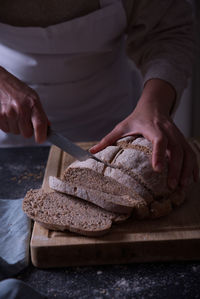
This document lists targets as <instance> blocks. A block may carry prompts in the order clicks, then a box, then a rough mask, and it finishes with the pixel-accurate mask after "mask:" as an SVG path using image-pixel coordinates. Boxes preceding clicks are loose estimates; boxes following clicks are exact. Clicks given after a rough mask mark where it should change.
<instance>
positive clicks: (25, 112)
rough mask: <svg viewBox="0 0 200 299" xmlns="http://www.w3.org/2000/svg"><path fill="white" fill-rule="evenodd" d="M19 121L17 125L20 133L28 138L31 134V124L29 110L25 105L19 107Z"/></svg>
mask: <svg viewBox="0 0 200 299" xmlns="http://www.w3.org/2000/svg"><path fill="white" fill-rule="evenodd" d="M18 113H19V121H18V126H19V130H20V133H21V134H22V136H24V137H25V138H29V137H31V136H32V135H33V125H32V122H31V110H30V109H29V108H28V107H27V106H26V107H20V108H19V112H18Z"/></svg>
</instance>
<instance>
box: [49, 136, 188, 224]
mask: <svg viewBox="0 0 200 299" xmlns="http://www.w3.org/2000/svg"><path fill="white" fill-rule="evenodd" d="M95 156H96V157H98V158H100V159H101V160H104V161H105V162H107V163H109V164H111V166H114V167H109V166H105V165H104V164H103V163H100V162H97V161H95V160H94V159H88V160H86V161H83V162H80V161H75V162H74V163H72V164H71V165H69V167H67V169H66V170H65V172H64V180H62V181H61V180H59V179H56V178H52V177H51V178H50V180H49V185H50V187H51V188H52V189H54V190H57V191H60V192H63V193H67V194H70V195H74V196H77V197H79V198H82V199H84V200H87V201H90V202H93V203H94V204H96V205H98V206H100V207H102V208H104V209H106V210H109V211H114V212H118V213H120V212H121V213H126V212H130V211H131V210H133V212H134V215H135V216H136V217H137V218H140V219H144V218H158V217H161V216H164V215H167V214H168V213H170V211H171V210H172V206H177V205H178V204H181V203H182V202H183V201H184V199H185V194H184V193H183V192H180V190H179V189H177V190H175V192H173V191H172V190H170V189H169V187H168V185H167V172H168V168H167V161H166V163H165V167H164V171H163V172H162V173H158V172H155V171H154V170H153V168H152V163H151V159H152V144H151V142H149V141H148V140H147V139H145V138H134V137H131V136H129V137H126V138H122V139H120V140H119V141H118V142H117V143H116V144H115V145H113V146H108V147H107V148H106V149H104V150H102V151H101V152H99V153H97V154H96V155H95Z"/></svg>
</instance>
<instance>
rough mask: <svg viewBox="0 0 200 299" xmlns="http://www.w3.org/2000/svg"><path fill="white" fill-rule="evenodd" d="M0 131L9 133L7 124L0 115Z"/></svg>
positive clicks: (4, 118)
mask: <svg viewBox="0 0 200 299" xmlns="http://www.w3.org/2000/svg"><path fill="white" fill-rule="evenodd" d="M0 129H1V130H2V131H4V132H5V133H9V126H8V122H7V119H6V117H5V116H4V115H0Z"/></svg>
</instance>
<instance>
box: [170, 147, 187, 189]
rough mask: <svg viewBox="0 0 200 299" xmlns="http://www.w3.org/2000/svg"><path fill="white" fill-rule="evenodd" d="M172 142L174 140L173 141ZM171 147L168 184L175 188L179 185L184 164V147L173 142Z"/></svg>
mask: <svg viewBox="0 0 200 299" xmlns="http://www.w3.org/2000/svg"><path fill="white" fill-rule="evenodd" d="M171 142H172V141H171ZM168 149H169V153H170V155H169V168H168V185H169V187H170V188H171V189H175V188H176V187H177V185H178V182H179V179H180V174H181V170H182V165H183V158H184V151H183V149H182V147H181V146H180V145H179V144H177V143H175V142H173V143H172V144H170V145H169V146H168Z"/></svg>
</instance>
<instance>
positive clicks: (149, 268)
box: [0, 147, 200, 299]
mask: <svg viewBox="0 0 200 299" xmlns="http://www.w3.org/2000/svg"><path fill="white" fill-rule="evenodd" d="M48 152H49V148H46V147H37V148H17V149H16V148H15V149H0V179H1V188H0V198H18V197H23V196H24V194H25V193H26V191H27V190H28V189H30V188H39V187H40V186H41V184H42V179H43V175H44V170H45V166H46V161H47V157H48ZM180 250H181V248H180ZM16 278H18V279H21V280H23V281H24V282H26V283H28V284H29V285H31V286H32V287H34V288H35V289H36V290H38V291H39V292H41V293H43V294H45V295H46V296H47V297H48V298H50V299H51V298H60V299H61V298H81V299H82V298H98V299H100V298H114V299H115V298H140V299H141V298H144V299H146V298H163V299H165V298H166V299H167V298H187V299H188V298H200V262H195V261H194V262H182V263H177V262H176V263H175V262H170V263H144V264H142V263H140V264H130V265H109V266H106V265H105V266H90V267H70V268H69V267H68V268H63V269H48V270H42V269H37V268H35V267H33V266H32V265H31V264H30V266H29V267H28V268H26V269H25V270H24V271H23V272H21V273H20V274H19V275H17V277H16ZM27 298H28V294H27Z"/></svg>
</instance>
